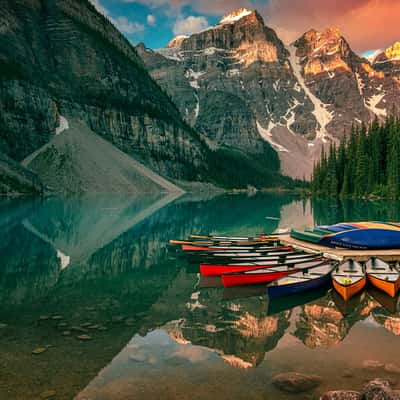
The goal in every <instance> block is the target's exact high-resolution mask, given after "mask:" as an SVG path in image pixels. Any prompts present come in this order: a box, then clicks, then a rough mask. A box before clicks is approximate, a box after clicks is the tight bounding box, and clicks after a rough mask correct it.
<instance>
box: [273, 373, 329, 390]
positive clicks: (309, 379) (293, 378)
mask: <svg viewBox="0 0 400 400" xmlns="http://www.w3.org/2000/svg"><path fill="white" fill-rule="evenodd" d="M321 382H322V378H321V377H320V376H318V375H307V374H301V373H298V372H287V373H283V374H278V375H275V376H274V377H273V378H272V383H273V384H274V385H275V386H276V387H277V388H279V389H280V390H283V391H285V392H290V393H296V392H305V391H307V390H311V389H314V388H316V387H317V386H319V385H320V383H321Z"/></svg>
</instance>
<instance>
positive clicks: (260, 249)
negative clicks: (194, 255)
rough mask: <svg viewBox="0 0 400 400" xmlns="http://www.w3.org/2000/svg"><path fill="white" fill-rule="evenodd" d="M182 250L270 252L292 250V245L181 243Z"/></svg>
mask: <svg viewBox="0 0 400 400" xmlns="http://www.w3.org/2000/svg"><path fill="white" fill-rule="evenodd" d="M182 250H184V251H212V252H217V251H229V252H232V251H236V250H238V251H247V250H252V251H257V252H270V251H291V250H293V247H292V246H280V247H277V246H261V247H252V246H193V245H188V244H183V245H182Z"/></svg>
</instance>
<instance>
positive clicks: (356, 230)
mask: <svg viewBox="0 0 400 400" xmlns="http://www.w3.org/2000/svg"><path fill="white" fill-rule="evenodd" d="M291 236H292V237H293V238H295V239H300V240H304V241H308V242H312V243H316V244H320V245H322V246H328V247H342V248H348V249H357V250H367V249H398V248H400V224H397V223H388V222H347V223H340V224H335V225H321V226H317V227H315V228H314V229H306V230H305V231H296V230H292V232H291Z"/></svg>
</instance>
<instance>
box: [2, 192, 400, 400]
mask: <svg viewBox="0 0 400 400" xmlns="http://www.w3.org/2000/svg"><path fill="white" fill-rule="evenodd" d="M399 205H400V204H399V203H397V202H385V201H379V202H366V201H363V202H356V201H353V202H346V203H340V204H338V203H330V202H325V201H310V200H306V201H303V200H301V199H298V198H295V197H290V196H286V195H285V196H284V195H279V196H278V195H272V194H257V195H254V196H251V197H248V196H246V195H224V196H220V197H215V198H208V199H204V198H201V197H195V196H187V197H183V198H178V199H173V198H172V197H162V196H160V197H153V198H149V197H146V198H131V197H128V196H114V195H110V196H88V197H83V198H69V199H63V198H56V197H52V198H46V199H37V200H29V199H14V200H6V199H2V200H0V239H1V240H0V260H1V266H0V300H1V301H0V354H1V357H0V399H21V400H30V399H45V398H48V399H74V398H76V399H79V400H89V399H100V400H103V399H104V400H106V399H117V400H122V399H124V400H125V399H150V400H151V399H199V400H200V399H230V400H232V399H246V400H252V399H292V398H296V399H313V398H318V396H319V394H320V393H322V392H324V391H326V390H330V389H337V388H344V389H356V390H358V389H360V388H361V387H362V385H363V384H364V383H365V381H366V380H368V379H370V378H375V377H387V378H389V379H390V380H391V381H393V382H394V384H397V378H400V375H397V374H396V372H395V371H394V369H393V368H392V369H390V368H386V369H385V365H386V367H387V366H388V365H389V364H398V365H400V361H397V360H400V312H399V311H398V304H397V302H398V301H397V299H390V298H388V297H385V296H384V295H382V294H381V293H379V292H376V291H374V290H371V289H369V290H367V291H365V292H363V293H361V294H360V295H359V296H357V297H355V298H354V299H352V300H351V301H350V302H349V303H348V304H344V303H343V302H342V301H341V300H340V299H339V298H338V296H336V294H335V293H333V292H332V291H331V290H324V291H319V292H312V293H308V294H305V295H302V296H297V297H295V298H291V299H283V300H281V301H279V302H278V303H276V302H275V303H272V302H270V301H269V299H268V297H267V296H266V293H265V291H264V290H260V289H258V288H257V289H249V288H244V289H243V288H239V289H233V290H224V289H223V288H221V287H212V286H214V285H215V283H213V282H210V281H205V280H200V279H199V276H198V268H197V266H195V265H194V266H193V265H189V264H187V263H186V262H185V261H184V260H181V259H177V258H176V257H175V255H174V254H173V253H171V252H168V250H167V247H166V244H167V242H168V240H169V239H171V238H185V237H187V236H188V235H189V234H190V233H194V232H196V233H208V232H213V233H220V234H233V235H253V234H255V233H260V232H265V233H270V232H273V231H275V230H286V229H288V228H289V227H296V228H305V227H308V226H313V225H314V224H329V223H336V222H339V221H345V220H347V221H349V220H354V221H355V220H392V221H399V220H400V207H399ZM265 217H273V218H274V219H266V218H265ZM34 353H38V354H34ZM366 360H375V361H379V362H380V363H381V364H382V365H381V366H379V367H377V368H375V369H366V368H365V366H364V364H365V361H366ZM289 371H297V372H304V373H311V374H318V375H320V376H321V379H322V383H321V385H320V386H319V387H318V388H316V389H315V390H313V391H309V392H304V393H301V394H296V395H291V394H287V393H285V392H281V391H279V390H278V389H277V388H275V387H274V386H273V385H272V383H271V380H272V377H273V376H274V375H275V374H278V373H281V372H289ZM399 382H400V380H399Z"/></svg>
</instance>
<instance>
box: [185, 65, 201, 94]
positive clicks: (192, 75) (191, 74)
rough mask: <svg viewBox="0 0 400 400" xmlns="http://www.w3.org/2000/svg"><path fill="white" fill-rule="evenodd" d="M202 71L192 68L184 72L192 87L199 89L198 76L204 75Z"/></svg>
mask: <svg viewBox="0 0 400 400" xmlns="http://www.w3.org/2000/svg"><path fill="white" fill-rule="evenodd" d="M204 74H205V72H204V71H200V72H195V71H193V70H192V69H188V70H187V71H186V73H185V76H186V78H188V79H189V84H190V86H191V87H192V88H193V89H196V90H197V89H200V85H199V78H200V77H201V76H202V75H204Z"/></svg>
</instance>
